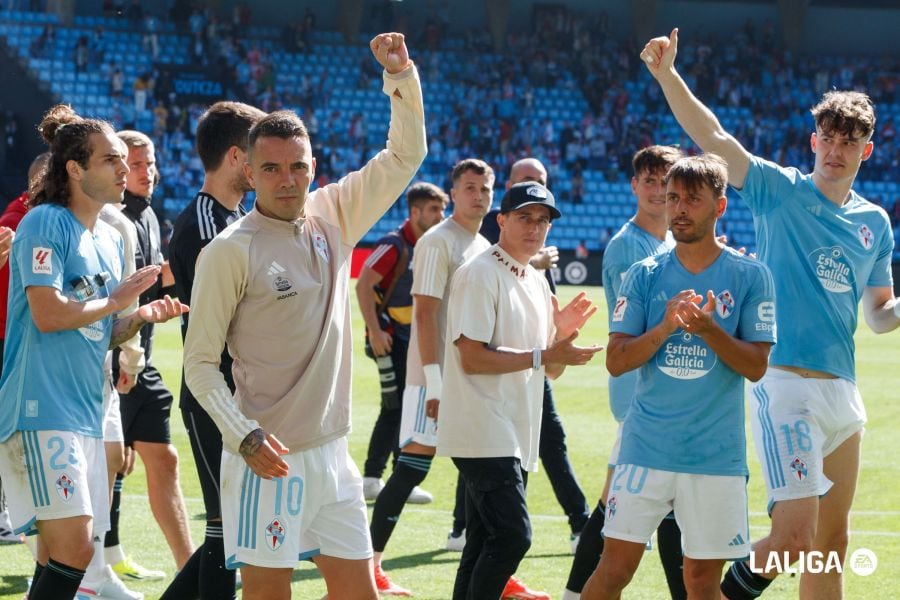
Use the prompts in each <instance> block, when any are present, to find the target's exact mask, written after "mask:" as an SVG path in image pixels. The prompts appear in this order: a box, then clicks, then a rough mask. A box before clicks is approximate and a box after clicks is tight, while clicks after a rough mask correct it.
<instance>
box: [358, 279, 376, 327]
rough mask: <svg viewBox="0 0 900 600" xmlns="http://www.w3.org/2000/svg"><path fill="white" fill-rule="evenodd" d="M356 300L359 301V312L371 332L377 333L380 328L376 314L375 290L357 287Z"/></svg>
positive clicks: (367, 287)
mask: <svg viewBox="0 0 900 600" xmlns="http://www.w3.org/2000/svg"><path fill="white" fill-rule="evenodd" d="M356 299H357V300H358V301H359V312H360V313H361V314H362V318H363V321H365V323H366V327H367V328H368V330H369V331H375V330H376V329H378V328H379V327H380V324H379V323H378V315H377V313H376V312H375V290H374V289H373V288H371V287H369V286H362V285H357V286H356Z"/></svg>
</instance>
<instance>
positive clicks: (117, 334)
mask: <svg viewBox="0 0 900 600" xmlns="http://www.w3.org/2000/svg"><path fill="white" fill-rule="evenodd" d="M144 323H146V321H145V320H144V319H142V318H141V317H139V316H138V313H137V312H133V313H131V314H130V315H128V316H127V317H122V318H121V319H115V320H113V328H112V338H110V340H109V349H110V350H112V349H113V348H115V347H117V346H119V345H121V344H123V343H125V342H126V341H128V340H129V339H131V338H132V337H134V336H135V335H136V334H137V332H138V331H140V329H141V327H143V325H144Z"/></svg>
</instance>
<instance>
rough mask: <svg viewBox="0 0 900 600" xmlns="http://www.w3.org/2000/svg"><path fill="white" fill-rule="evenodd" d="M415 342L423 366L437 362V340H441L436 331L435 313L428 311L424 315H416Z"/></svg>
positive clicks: (436, 320)
mask: <svg viewBox="0 0 900 600" xmlns="http://www.w3.org/2000/svg"><path fill="white" fill-rule="evenodd" d="M416 332H417V333H416V340H417V341H418V342H419V358H420V359H421V360H422V364H423V365H430V364H433V363H436V362H438V357H439V356H440V354H439V353H438V340H440V339H441V335H440V332H439V331H438V317H437V312H434V311H428V312H427V313H426V314H421V313H416Z"/></svg>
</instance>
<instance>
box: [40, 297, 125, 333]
mask: <svg viewBox="0 0 900 600" xmlns="http://www.w3.org/2000/svg"><path fill="white" fill-rule="evenodd" d="M25 293H26V295H27V296H28V305H29V307H30V308H31V314H32V318H33V319H34V324H35V325H36V326H37V328H38V330H40V331H41V332H42V333H53V332H56V331H66V330H71V329H78V328H79V327H84V326H86V325H90V324H91V323H96V322H97V321H99V320H100V319H103V318H104V317H107V316H109V315H110V314H112V313H114V312H116V311H117V310H119V306H118V304H116V302H115V301H114V300H112V299H111V298H98V299H96V300H88V301H86V302H78V301H76V300H72V299H71V298H67V297H66V296H63V295H62V294H60V293H59V291H58V290H56V289H55V288H51V287H30V288H28V289H27V290H26V292H25Z"/></svg>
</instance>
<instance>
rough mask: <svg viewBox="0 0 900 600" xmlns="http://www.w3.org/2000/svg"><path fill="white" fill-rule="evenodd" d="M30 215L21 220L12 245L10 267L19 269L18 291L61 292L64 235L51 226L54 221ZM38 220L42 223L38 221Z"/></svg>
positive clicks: (62, 287) (64, 262) (64, 254)
mask: <svg viewBox="0 0 900 600" xmlns="http://www.w3.org/2000/svg"><path fill="white" fill-rule="evenodd" d="M30 216H31V218H28V216H26V218H24V219H22V222H21V223H20V224H19V229H18V231H17V232H16V237H15V239H14V240H13V245H12V254H13V256H14V258H15V260H14V261H13V264H15V265H16V267H17V268H18V270H19V277H20V278H21V280H22V289H27V288H29V287H31V286H36V287H52V288H56V289H57V290H59V291H60V292H62V291H63V289H64V285H65V282H64V281H63V272H64V268H65V264H66V252H67V248H66V246H65V245H64V244H63V243H61V241H63V240H65V239H67V237H68V236H66V235H64V234H63V232H62V231H58V228H57V227H55V224H56V223H58V220H57V219H55V218H49V219H47V218H46V217H45V215H44V214H41V215H39V214H38V213H32V214H31V215H30ZM42 217H43V218H44V219H46V222H43V223H42V222H40V221H41V219H42Z"/></svg>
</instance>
